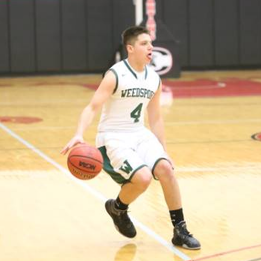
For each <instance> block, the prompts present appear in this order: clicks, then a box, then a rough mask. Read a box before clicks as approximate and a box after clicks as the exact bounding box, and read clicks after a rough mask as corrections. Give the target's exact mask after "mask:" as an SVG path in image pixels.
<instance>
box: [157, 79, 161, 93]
mask: <svg viewBox="0 0 261 261" xmlns="http://www.w3.org/2000/svg"><path fill="white" fill-rule="evenodd" d="M160 84H161V79H160V77H159V85H158V88H157V90H158V89H159V88H160Z"/></svg>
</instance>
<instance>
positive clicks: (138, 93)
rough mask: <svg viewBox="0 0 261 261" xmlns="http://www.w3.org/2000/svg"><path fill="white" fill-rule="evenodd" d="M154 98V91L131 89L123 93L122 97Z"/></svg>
mask: <svg viewBox="0 0 261 261" xmlns="http://www.w3.org/2000/svg"><path fill="white" fill-rule="evenodd" d="M153 96H154V92H153V91H151V90H148V89H144V88H131V89H127V90H122V91H121V97H142V98H147V99H151V98H152V97H153Z"/></svg>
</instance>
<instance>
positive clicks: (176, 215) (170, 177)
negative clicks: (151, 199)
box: [153, 159, 201, 250]
mask: <svg viewBox="0 0 261 261" xmlns="http://www.w3.org/2000/svg"><path fill="white" fill-rule="evenodd" d="M153 174H154V175H155V177H156V178H157V179H158V180H159V182H160V184H161V187H162V190H163V193H164V197H165V200H166V203H167V206H168V208H169V213H170V217H171V221H172V224H173V226H174V236H173V238H172V243H173V244H174V245H177V246H182V247H184V248H186V249H195V250H196V249H200V247H201V246H200V243H199V241H198V240H197V239H196V238H194V237H193V236H192V234H191V233H190V232H189V231H188V230H187V226H186V222H185V220H184V215H183V209H182V203H181V195H180V190H179V185H178V181H177V179H176V177H175V175H174V171H173V168H172V166H171V164H170V162H169V161H167V160H165V159H161V160H159V161H158V162H157V164H156V166H155V167H154V172H153Z"/></svg>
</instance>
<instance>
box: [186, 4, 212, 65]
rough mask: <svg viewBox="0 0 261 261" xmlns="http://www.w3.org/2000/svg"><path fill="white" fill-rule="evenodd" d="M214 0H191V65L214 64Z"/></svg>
mask: <svg viewBox="0 0 261 261" xmlns="http://www.w3.org/2000/svg"><path fill="white" fill-rule="evenodd" d="M213 36H214V31H213V2H212V1H210V0H196V1H193V0H192V1H189V39H190V43H189V45H190V47H189V57H190V62H189V64H190V66H193V67H209V66H213V65H214V45H213V42H214V38H213Z"/></svg>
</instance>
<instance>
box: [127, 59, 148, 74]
mask: <svg viewBox="0 0 261 261" xmlns="http://www.w3.org/2000/svg"><path fill="white" fill-rule="evenodd" d="M127 61H128V63H129V64H130V66H131V67H132V68H133V69H134V70H135V71H136V72H143V71H144V70H145V66H146V64H144V63H139V62H137V61H135V60H134V59H132V58H131V57H128V59H127Z"/></svg>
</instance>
